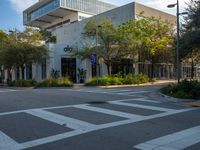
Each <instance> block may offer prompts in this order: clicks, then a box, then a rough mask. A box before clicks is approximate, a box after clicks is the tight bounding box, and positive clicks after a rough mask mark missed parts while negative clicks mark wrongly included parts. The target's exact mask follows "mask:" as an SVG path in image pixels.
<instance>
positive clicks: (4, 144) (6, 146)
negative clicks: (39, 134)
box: [0, 131, 23, 150]
mask: <svg viewBox="0 0 200 150" xmlns="http://www.w3.org/2000/svg"><path fill="white" fill-rule="evenodd" d="M22 148H23V147H22V146H21V145H20V144H19V143H17V142H15V141H14V140H13V139H11V138H10V137H9V136H7V135H6V134H4V133H3V132H1V131H0V150H20V149H22Z"/></svg>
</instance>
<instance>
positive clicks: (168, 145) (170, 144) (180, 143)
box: [135, 126, 200, 150]
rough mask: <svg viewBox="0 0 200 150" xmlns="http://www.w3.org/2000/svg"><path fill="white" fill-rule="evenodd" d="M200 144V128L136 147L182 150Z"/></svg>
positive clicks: (150, 149) (153, 149)
mask: <svg viewBox="0 0 200 150" xmlns="http://www.w3.org/2000/svg"><path fill="white" fill-rule="evenodd" d="M199 142H200V126H197V127H193V128H190V129H186V130H183V131H180V132H176V133H173V134H169V135H166V136H163V137H160V138H157V139H153V140H151V141H148V142H145V143H142V144H139V145H136V146H135V148H137V149H140V150H182V149H185V148H187V147H190V146H192V145H194V144H197V143H199Z"/></svg>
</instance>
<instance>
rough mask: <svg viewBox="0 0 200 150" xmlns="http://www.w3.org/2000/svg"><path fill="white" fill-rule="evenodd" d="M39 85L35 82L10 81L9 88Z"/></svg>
mask: <svg viewBox="0 0 200 150" xmlns="http://www.w3.org/2000/svg"><path fill="white" fill-rule="evenodd" d="M36 84H37V82H36V81H34V80H15V81H9V82H8V86H15V87H33V86H35V85H36Z"/></svg>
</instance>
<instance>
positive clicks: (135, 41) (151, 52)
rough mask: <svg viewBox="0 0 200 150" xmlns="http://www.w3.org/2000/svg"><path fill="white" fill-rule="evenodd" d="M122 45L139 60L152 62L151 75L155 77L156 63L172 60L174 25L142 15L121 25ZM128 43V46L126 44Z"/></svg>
mask: <svg viewBox="0 0 200 150" xmlns="http://www.w3.org/2000/svg"><path fill="white" fill-rule="evenodd" d="M120 33H121V35H122V38H121V39H122V40H121V43H122V44H121V45H124V47H125V48H128V49H126V51H127V50H128V51H127V54H128V56H130V55H131V56H132V57H133V58H136V59H137V57H135V56H138V59H139V61H147V60H148V61H150V62H151V64H152V65H151V77H152V78H153V77H154V65H155V63H161V62H170V60H171V58H173V57H170V56H172V54H173V52H172V48H171V45H172V42H173V36H172V34H173V26H172V24H170V23H169V22H167V21H163V20H161V19H160V18H155V17H144V16H140V19H139V20H130V21H128V22H126V23H124V24H123V25H122V26H121V27H120ZM126 45H127V46H126Z"/></svg>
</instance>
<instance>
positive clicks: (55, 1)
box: [30, 0, 60, 21]
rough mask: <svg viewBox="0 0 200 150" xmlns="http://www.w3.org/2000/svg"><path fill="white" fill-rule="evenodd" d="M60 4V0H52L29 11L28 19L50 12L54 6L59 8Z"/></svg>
mask: <svg viewBox="0 0 200 150" xmlns="http://www.w3.org/2000/svg"><path fill="white" fill-rule="evenodd" d="M59 6H60V0H53V1H52V2H50V3H48V4H46V5H44V6H42V7H40V8H38V9H37V10H35V11H33V12H31V13H30V21H33V20H35V19H36V18H38V17H40V16H42V15H44V14H46V13H48V12H50V11H51V10H54V9H56V8H59Z"/></svg>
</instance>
